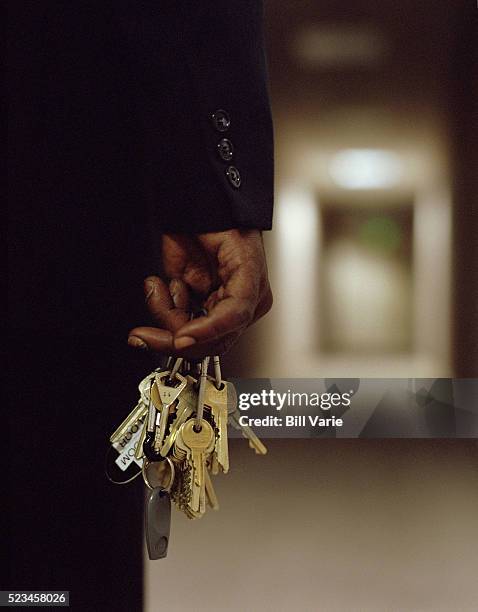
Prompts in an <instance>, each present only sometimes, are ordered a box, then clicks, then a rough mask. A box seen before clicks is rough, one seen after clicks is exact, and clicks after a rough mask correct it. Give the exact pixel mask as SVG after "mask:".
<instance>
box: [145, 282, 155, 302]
mask: <svg viewBox="0 0 478 612" xmlns="http://www.w3.org/2000/svg"><path fill="white" fill-rule="evenodd" d="M144 285H145V289H146V290H147V294H146V297H145V298H144V301H145V302H147V301H148V300H149V298H150V297H151V296H152V295H154V293H155V291H156V287H157V285H156V281H154V280H153V279H149V278H147V279H145V281H144Z"/></svg>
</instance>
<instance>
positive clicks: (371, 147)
mask: <svg viewBox="0 0 478 612" xmlns="http://www.w3.org/2000/svg"><path fill="white" fill-rule="evenodd" d="M475 13H476V11H475V9H474V7H471V5H470V6H469V3H466V2H464V1H460V0H454V2H438V3H437V2H431V0H430V1H427V2H426V3H421V4H420V6H417V5H416V3H412V2H405V3H400V4H397V3H393V2H381V3H378V2H373V1H363V2H358V3H354V4H350V3H346V4H345V3H342V4H340V3H339V4H337V3H336V2H329V1H325V2H321V3H316V2H313V1H311V0H309V1H306V0H304V1H301V2H293V1H290V0H281V1H279V0H270V1H269V2H267V3H266V33H267V40H268V47H269V65H270V80H271V96H272V104H273V112H274V120H275V134H276V207H275V219H274V231H273V232H272V233H267V234H266V235H265V240H266V247H267V251H268V257H269V266H270V272H271V279H272V285H273V290H274V296H275V305H274V308H273V311H272V313H270V314H269V315H268V316H267V317H266V319H265V320H263V321H261V322H260V323H259V324H258V325H257V326H255V327H254V328H253V329H252V330H251V331H250V332H249V333H248V334H247V335H246V337H245V338H244V339H243V341H242V342H241V344H240V346H238V347H237V348H236V349H235V350H234V351H233V352H232V353H231V355H229V356H228V358H227V360H228V366H229V367H228V371H229V373H232V374H234V375H238V376H241V375H242V376H249V377H269V376H270V377H285V376H290V377H293V376H305V377H307V376H339V377H346V376H359V377H367V376H368V377H372V376H375V377H387V376H395V377H435V376H442V377H444V376H452V375H455V374H456V375H458V376H470V372H471V371H472V370H473V367H474V368H475V372H476V370H478V354H477V352H476V351H477V348H476V332H474V331H473V329H474V328H477V327H478V325H477V323H476V320H477V317H478V315H477V312H478V297H477V291H478V290H477V286H478V278H477V271H478V260H477V255H476V240H475V241H473V236H474V235H475V234H474V231H477V230H474V229H473V223H474V224H475V226H476V196H475V195H474V194H476V193H477V192H478V190H474V191H473V189H474V186H475V185H476V176H475V175H476V174H478V173H473V171H472V168H473V167H475V168H476V167H478V161H477V158H476V148H477V147H476V138H475V140H473V135H475V136H476V130H477V127H476V124H477V123H478V117H477V118H476V121H474V118H475V114H474V113H476V111H475V108H474V107H473V108H472V106H471V105H472V103H473V102H472V100H473V93H472V84H473V83H474V78H475V75H476V63H475V64H474V63H473V57H469V56H470V52H471V51H472V43H473V40H474V39H473V36H474V27H475V24H476V19H475V20H473V17H476V15H475ZM477 38H478V36H477ZM475 47H476V44H475ZM467 54H468V55H467ZM457 67H459V70H457ZM457 84H459V85H460V86H461V89H460V87H457ZM476 99H477V97H476V96H475V98H474V100H475V101H476ZM465 135H466V136H465ZM466 138H467V140H466ZM475 162H477V163H476V164H475V166H474V165H473V164H474V163H475ZM474 279H477V282H476V283H475V284H473V280H474ZM465 287H466V289H465ZM465 292H466V295H465ZM251 346H253V347H254V351H251V350H250V347H251ZM473 361H476V364H475V366H473V365H472V364H473Z"/></svg>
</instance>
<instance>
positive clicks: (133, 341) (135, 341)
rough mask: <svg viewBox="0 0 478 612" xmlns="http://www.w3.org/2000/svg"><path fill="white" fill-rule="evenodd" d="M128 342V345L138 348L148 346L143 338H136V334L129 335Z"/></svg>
mask: <svg viewBox="0 0 478 612" xmlns="http://www.w3.org/2000/svg"><path fill="white" fill-rule="evenodd" d="M128 344H129V345H130V346H133V347H134V348H139V349H147V348H148V345H147V344H146V342H145V341H144V340H141V338H138V337H137V336H129V338H128Z"/></svg>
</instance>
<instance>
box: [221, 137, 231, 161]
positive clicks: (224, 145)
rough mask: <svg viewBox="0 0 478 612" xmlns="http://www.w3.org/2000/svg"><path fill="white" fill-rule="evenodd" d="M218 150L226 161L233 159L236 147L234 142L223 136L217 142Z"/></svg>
mask: <svg viewBox="0 0 478 612" xmlns="http://www.w3.org/2000/svg"><path fill="white" fill-rule="evenodd" d="M217 150H218V151H219V155H220V156H221V158H222V159H223V160H224V161H230V160H231V159H232V153H233V151H234V147H233V146H232V142H231V141H230V140H228V139H227V138H222V139H221V140H220V141H219V142H218V143H217Z"/></svg>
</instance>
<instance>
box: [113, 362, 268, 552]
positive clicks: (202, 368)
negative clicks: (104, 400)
mask: <svg viewBox="0 0 478 612" xmlns="http://www.w3.org/2000/svg"><path fill="white" fill-rule="evenodd" d="M210 361H211V358H210V357H205V358H204V359H203V360H202V361H201V362H198V363H191V362H186V361H185V360H184V359H183V358H177V359H176V360H174V359H173V358H172V357H170V358H169V359H168V361H167V363H166V367H165V368H164V369H160V368H158V369H156V370H154V371H153V372H151V374H149V375H148V376H146V378H144V379H143V380H142V381H141V382H140V384H139V400H138V403H137V404H136V406H135V407H134V408H133V410H132V411H131V413H130V414H129V415H128V416H127V417H126V419H125V420H124V421H123V422H122V423H121V424H120V425H119V427H118V428H117V429H116V430H115V431H114V432H113V434H112V435H111V436H110V442H111V447H112V449H114V450H115V451H117V456H116V458H115V459H114V462H113V463H112V465H111V466H110V467H109V468H108V469H107V475H108V477H109V478H110V480H112V481H113V482H115V483H117V484H124V483H127V482H131V481H132V480H134V479H135V478H136V477H137V476H139V474H142V475H143V480H144V483H145V485H146V487H147V496H146V503H145V535H146V543H147V548H148V554H149V558H150V559H160V558H164V557H166V555H167V550H168V542H169V532H170V522H171V499H172V500H173V501H174V502H175V504H176V506H177V508H178V509H180V510H181V511H182V512H184V514H185V515H186V516H188V517H189V518H191V519H194V518H200V517H202V516H203V515H204V513H205V512H206V508H207V506H209V507H210V508H212V509H214V510H217V509H218V508H219V504H218V500H217V496H216V493H215V491H214V487H213V484H212V479H211V474H212V475H216V474H218V473H220V472H222V473H224V474H227V472H228V471H229V448H228V431H227V427H228V425H231V426H233V427H234V428H236V429H238V430H240V431H241V432H242V435H243V436H244V437H245V438H246V439H247V440H248V441H249V446H250V447H251V448H252V449H253V450H254V451H255V452H256V453H257V454H261V455H264V454H266V453H267V449H266V447H265V446H264V444H263V443H262V442H261V441H260V440H259V438H258V437H257V436H256V434H255V433H254V432H253V431H252V429H251V428H250V427H248V426H245V425H242V424H241V423H240V420H239V417H240V412H239V408H238V403H237V393H236V390H235V388H234V385H233V384H232V383H231V382H228V381H225V380H223V379H222V375H221V365H220V359H219V357H218V356H214V357H213V358H212V361H213V364H214V376H210V375H209V374H208V368H209V364H210ZM113 464H114V469H115V470H116V472H119V473H120V474H121V473H122V474H123V477H122V478H121V480H119V479H118V478H113V477H112V476H111V470H112V467H113Z"/></svg>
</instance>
